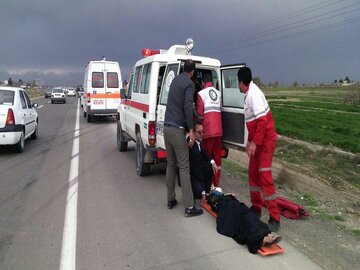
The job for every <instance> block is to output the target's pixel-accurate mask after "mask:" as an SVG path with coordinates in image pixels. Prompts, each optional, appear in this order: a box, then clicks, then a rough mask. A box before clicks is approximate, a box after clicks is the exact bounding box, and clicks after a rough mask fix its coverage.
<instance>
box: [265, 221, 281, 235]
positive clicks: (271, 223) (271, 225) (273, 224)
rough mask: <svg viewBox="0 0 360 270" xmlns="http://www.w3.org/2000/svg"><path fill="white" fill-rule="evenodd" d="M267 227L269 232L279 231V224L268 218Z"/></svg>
mask: <svg viewBox="0 0 360 270" xmlns="http://www.w3.org/2000/svg"><path fill="white" fill-rule="evenodd" d="M268 226H269V230H270V231H272V232H277V231H278V230H279V229H280V222H279V221H276V220H275V219H272V218H270V219H269V224H268Z"/></svg>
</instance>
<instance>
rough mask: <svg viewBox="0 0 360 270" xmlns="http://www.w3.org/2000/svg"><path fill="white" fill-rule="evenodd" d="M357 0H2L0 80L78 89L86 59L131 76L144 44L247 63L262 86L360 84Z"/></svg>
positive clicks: (359, 19) (358, 3)
mask: <svg viewBox="0 0 360 270" xmlns="http://www.w3.org/2000/svg"><path fill="white" fill-rule="evenodd" d="M359 29H360V1H359V0H332V1H326V0H301V1H299V0H267V1H264V0H251V1H249V0H222V1H219V0H202V1H200V0H192V1H188V0H181V1H176V0H129V1H125V0H25V1H24V0H0V80H7V79H8V78H9V77H11V78H12V80H13V81H18V80H19V79H22V80H24V81H29V82H32V80H34V79H42V80H43V81H44V83H45V84H47V85H62V86H76V85H78V84H82V83H83V77H84V70H85V66H86V64H87V63H88V61H89V60H91V59H98V60H99V59H101V57H102V56H106V58H107V59H108V60H113V61H118V62H119V63H120V66H121V68H122V75H123V78H124V79H126V80H128V77H129V73H130V72H131V69H132V67H133V65H134V64H135V62H136V61H137V60H139V59H140V58H141V49H142V48H154V49H160V48H161V49H167V48H168V47H170V46H171V45H173V44H184V43H185V40H186V39H187V38H188V37H191V38H193V39H194V42H195V47H194V50H193V54H196V55H201V56H208V57H214V58H218V59H219V60H220V61H221V63H222V64H231V63H243V62H245V63H246V64H247V65H248V66H249V67H251V68H252V70H253V75H254V76H259V77H260V78H261V80H262V81H263V82H264V83H268V82H270V81H275V80H277V81H278V82H279V83H280V84H292V83H293V82H295V81H296V82H298V83H321V82H334V80H335V79H338V80H339V79H344V78H345V77H346V76H348V77H349V78H350V79H351V80H354V81H360V31H359Z"/></svg>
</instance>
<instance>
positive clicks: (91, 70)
mask: <svg viewBox="0 0 360 270" xmlns="http://www.w3.org/2000/svg"><path fill="white" fill-rule="evenodd" d="M120 87H121V72H120V66H119V63H118V62H112V61H106V60H105V58H103V60H101V61H90V62H89V64H88V65H87V67H86V70H85V77H84V95H83V98H82V99H81V101H82V108H83V110H84V117H87V122H91V120H92V119H93V118H94V116H116V114H117V108H118V106H119V104H120Z"/></svg>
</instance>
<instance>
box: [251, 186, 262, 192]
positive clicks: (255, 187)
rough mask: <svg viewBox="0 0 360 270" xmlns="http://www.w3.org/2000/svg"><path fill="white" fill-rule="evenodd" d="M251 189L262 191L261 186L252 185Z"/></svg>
mask: <svg viewBox="0 0 360 270" xmlns="http://www.w3.org/2000/svg"><path fill="white" fill-rule="evenodd" d="M250 191H255V192H261V187H257V186H250Z"/></svg>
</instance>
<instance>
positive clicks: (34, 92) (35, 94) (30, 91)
mask: <svg viewBox="0 0 360 270" xmlns="http://www.w3.org/2000/svg"><path fill="white" fill-rule="evenodd" d="M26 93H27V94H28V96H29V98H34V97H40V96H43V95H44V90H42V89H35V88H30V89H27V90H26Z"/></svg>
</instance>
